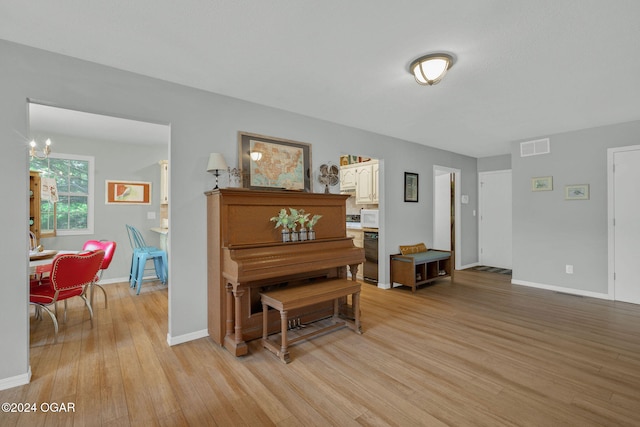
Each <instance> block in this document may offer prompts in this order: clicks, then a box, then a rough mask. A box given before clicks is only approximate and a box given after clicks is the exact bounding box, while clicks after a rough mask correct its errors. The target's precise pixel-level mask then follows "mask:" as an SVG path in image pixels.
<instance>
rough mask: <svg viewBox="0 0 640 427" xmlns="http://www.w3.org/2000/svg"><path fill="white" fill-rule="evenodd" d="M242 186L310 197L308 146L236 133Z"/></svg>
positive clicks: (309, 153) (251, 134)
mask: <svg viewBox="0 0 640 427" xmlns="http://www.w3.org/2000/svg"><path fill="white" fill-rule="evenodd" d="M238 149H239V153H238V162H239V167H240V170H241V171H242V186H243V187H244V188H251V189H256V190H289V191H304V192H307V193H310V192H311V191H312V188H311V144H308V143H305V142H298V141H291V140H288V139H282V138H274V137H271V136H264V135H258V134H254V133H247V132H238Z"/></svg>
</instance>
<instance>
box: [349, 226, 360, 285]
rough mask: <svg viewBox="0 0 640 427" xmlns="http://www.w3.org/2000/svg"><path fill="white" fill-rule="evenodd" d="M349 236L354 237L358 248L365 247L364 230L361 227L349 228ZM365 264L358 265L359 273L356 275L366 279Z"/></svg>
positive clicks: (354, 243)
mask: <svg viewBox="0 0 640 427" xmlns="http://www.w3.org/2000/svg"><path fill="white" fill-rule="evenodd" d="M347 237H353V245H354V246H355V247H357V248H364V231H362V230H360V229H350V228H347ZM363 273H364V264H359V265H358V274H357V275H356V277H357V278H358V279H361V280H363V279H364V275H363Z"/></svg>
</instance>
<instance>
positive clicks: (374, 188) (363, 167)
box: [356, 160, 378, 205]
mask: <svg viewBox="0 0 640 427" xmlns="http://www.w3.org/2000/svg"><path fill="white" fill-rule="evenodd" d="M374 167H375V169H374ZM374 203H378V161H377V160H372V161H369V162H364V163H359V164H358V165H357V167H356V204H357V205H366V204H374Z"/></svg>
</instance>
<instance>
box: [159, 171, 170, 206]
mask: <svg viewBox="0 0 640 427" xmlns="http://www.w3.org/2000/svg"><path fill="white" fill-rule="evenodd" d="M158 163H160V204H163V205H166V204H168V203H169V161H168V160H160V161H159V162H158Z"/></svg>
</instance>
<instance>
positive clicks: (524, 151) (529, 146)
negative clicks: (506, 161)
mask: <svg viewBox="0 0 640 427" xmlns="http://www.w3.org/2000/svg"><path fill="white" fill-rule="evenodd" d="M550 152H551V148H550V144H549V138H544V139H536V140H535V141H527V142H521V143H520V157H529V156H537V155H539V154H547V153H550Z"/></svg>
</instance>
